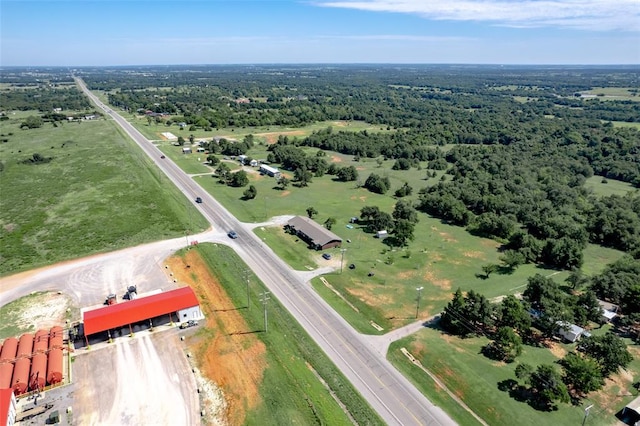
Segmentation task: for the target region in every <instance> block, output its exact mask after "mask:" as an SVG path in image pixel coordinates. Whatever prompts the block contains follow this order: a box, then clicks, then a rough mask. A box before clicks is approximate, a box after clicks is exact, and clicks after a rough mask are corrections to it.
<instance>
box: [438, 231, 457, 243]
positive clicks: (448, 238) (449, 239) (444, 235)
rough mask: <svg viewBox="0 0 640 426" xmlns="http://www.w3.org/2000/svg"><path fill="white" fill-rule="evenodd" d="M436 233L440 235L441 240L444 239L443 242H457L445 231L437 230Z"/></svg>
mask: <svg viewBox="0 0 640 426" xmlns="http://www.w3.org/2000/svg"><path fill="white" fill-rule="evenodd" d="M438 234H439V235H440V236H441V237H442V241H444V242H447V243H457V242H458V240H456V239H455V238H453V237H452V236H451V234H449V233H447V232H438Z"/></svg>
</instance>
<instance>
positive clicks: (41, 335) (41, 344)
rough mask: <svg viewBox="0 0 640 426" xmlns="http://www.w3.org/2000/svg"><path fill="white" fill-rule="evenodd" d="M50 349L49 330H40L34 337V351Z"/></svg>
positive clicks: (35, 352)
mask: <svg viewBox="0 0 640 426" xmlns="http://www.w3.org/2000/svg"><path fill="white" fill-rule="evenodd" d="M47 349H49V331H47V330H38V331H37V332H36V336H35V337H34V339H33V353H34V354H37V353H39V352H46V351H47Z"/></svg>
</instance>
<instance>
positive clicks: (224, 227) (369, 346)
mask: <svg viewBox="0 0 640 426" xmlns="http://www.w3.org/2000/svg"><path fill="white" fill-rule="evenodd" d="M76 81H77V83H78V84H79V85H80V87H81V88H82V90H83V91H84V92H85V93H86V94H87V96H89V98H91V99H92V100H93V102H95V103H96V104H97V105H98V107H99V108H100V109H102V110H103V111H104V112H105V114H107V115H109V116H111V117H112V118H113V119H114V120H115V121H116V122H117V123H118V124H119V125H120V126H121V127H122V128H123V129H124V131H125V132H126V133H127V134H128V135H129V136H130V137H131V138H132V139H133V140H134V141H135V142H136V143H137V144H138V145H139V146H140V148H141V149H142V150H143V151H144V152H145V153H147V154H148V155H149V156H150V158H151V159H152V160H153V161H154V162H155V163H156V165H157V166H158V167H159V168H160V170H162V172H164V173H165V174H166V175H167V176H168V177H169V179H171V181H172V182H174V184H175V185H176V186H177V187H178V188H179V189H180V190H181V191H182V192H183V193H184V194H185V195H186V196H187V198H189V199H190V200H191V202H192V203H194V205H195V206H197V208H198V209H199V210H200V212H201V213H202V214H203V215H204V216H205V218H206V219H207V220H208V221H209V222H210V223H211V225H212V227H213V230H212V231H209V232H208V233H206V234H204V235H202V236H199V237H198V239H199V240H200V241H222V240H223V239H224V236H225V234H226V232H227V231H228V230H230V229H233V230H235V231H236V232H237V233H238V236H239V238H238V239H235V240H230V239H226V241H225V243H226V244H228V245H229V246H231V247H232V248H233V249H235V250H236V252H237V253H238V254H239V255H240V256H241V257H242V259H243V260H244V261H245V262H246V263H247V264H248V265H249V267H250V268H251V269H252V270H253V272H254V273H255V274H256V275H257V276H258V277H259V278H260V279H261V280H262V281H263V282H264V283H265V285H266V286H267V287H268V288H269V291H270V292H271V294H272V295H273V296H274V297H276V298H277V299H278V300H279V301H280V302H281V303H282V304H283V305H284V306H285V307H286V308H287V309H288V310H289V312H290V313H291V314H292V315H293V316H294V317H295V318H296V319H297V321H298V322H299V323H300V324H301V325H302V326H303V327H304V328H305V330H306V331H307V332H308V333H309V335H311V337H312V338H313V339H314V340H315V341H316V342H317V344H318V345H319V346H320V347H321V348H322V349H323V350H324V351H325V353H326V354H327V355H328V356H329V358H330V359H331V360H332V361H333V362H334V363H335V365H336V366H337V367H338V368H339V369H340V370H341V371H342V373H343V374H344V375H345V376H346V377H347V378H348V379H349V380H350V381H351V383H352V384H353V385H354V386H355V388H356V389H357V390H358V391H359V392H360V393H361V394H362V395H363V396H364V398H366V399H367V401H368V402H369V403H370V404H371V406H372V407H373V408H374V409H375V410H376V411H377V412H378V414H379V415H380V416H381V417H382V418H383V419H384V421H385V422H386V423H387V424H390V425H452V424H455V423H454V422H453V421H452V420H451V419H450V418H449V417H448V416H447V414H446V413H444V412H443V411H442V410H441V409H440V408H439V407H436V406H434V405H433V404H432V403H431V402H430V401H429V400H428V399H427V398H425V397H424V395H422V394H421V393H420V392H419V391H418V390H417V389H416V388H415V387H414V386H413V385H412V384H411V383H410V382H409V381H408V380H407V379H406V378H405V377H404V376H402V375H401V374H400V373H399V372H398V371H397V370H396V369H395V368H394V367H393V366H392V365H391V364H390V363H389V362H388V361H387V360H386V359H385V357H384V355H383V354H381V353H380V352H379V350H378V349H376V345H374V344H373V343H372V340H370V339H368V338H367V337H366V336H362V335H360V334H358V333H356V332H355V331H354V330H353V328H352V327H351V326H349V325H348V324H347V323H346V322H345V321H344V320H343V319H342V318H341V317H340V316H339V315H338V314H337V313H336V312H334V311H333V309H332V308H331V307H330V306H329V305H328V304H327V303H326V302H325V301H324V300H322V298H320V297H319V296H318V295H317V294H316V293H315V291H313V289H312V288H310V287H309V286H308V284H306V280H305V279H304V278H303V276H302V275H301V274H299V273H296V272H295V271H292V270H291V269H290V268H289V267H288V266H287V265H286V264H284V262H282V261H281V260H280V258H278V257H277V256H276V255H275V254H274V253H273V252H272V251H271V249H269V247H267V246H266V245H265V244H264V243H263V242H262V241H260V239H259V238H258V237H256V236H255V235H254V234H253V232H251V230H250V228H251V226H250V225H244V224H242V223H240V222H238V220H237V219H235V217H234V216H232V215H231V214H230V213H229V212H228V211H227V210H226V209H225V208H224V207H223V206H222V205H220V204H219V203H218V202H217V201H216V200H215V199H214V198H213V197H212V196H211V195H210V194H208V193H206V192H205V191H203V190H202V189H201V188H200V187H199V186H198V185H197V183H196V182H195V181H194V180H193V179H191V178H190V177H189V176H188V175H187V174H185V173H184V172H183V171H182V170H181V169H180V168H179V167H178V166H176V165H175V164H174V163H173V162H172V161H169V160H168V159H161V158H160V156H161V155H162V153H161V152H160V150H159V149H158V148H156V147H155V146H154V145H153V144H152V143H151V142H150V141H149V140H147V139H146V138H145V137H144V136H143V135H142V134H141V133H140V132H138V131H137V130H136V129H135V128H134V127H133V126H132V125H131V124H129V123H128V122H127V121H126V120H125V119H124V118H122V117H121V116H120V115H118V114H117V113H115V112H114V111H113V110H112V109H111V108H110V107H109V106H106V105H104V104H103V103H102V102H100V100H99V99H98V98H97V97H96V96H95V95H93V94H92V93H91V92H90V91H89V90H87V88H86V86H85V85H84V82H82V80H80V79H76ZM198 196H199V197H201V198H202V199H203V203H202V204H196V203H195V198H196V197H198ZM185 243H186V242H185V241H184V240H183V239H176V240H171V241H162V242H158V243H153V244H149V245H145V246H141V247H136V248H132V249H126V250H121V251H119V252H115V253H108V254H105V255H99V256H93V257H91V258H87V260H86V264H85V265H83V267H82V268H81V269H79V271H81V272H78V270H77V269H73V268H71V267H70V268H69V269H70V271H65V270H64V268H63V269H62V270H59V269H58V268H56V270H52V271H49V272H46V271H45V272H43V273H40V274H39V275H38V276H37V277H34V279H31V280H29V279H27V280H25V282H26V283H27V284H25V285H24V286H23V285H20V286H18V285H17V284H14V286H13V287H10V288H8V291H7V292H5V291H4V290H3V294H2V296H3V299H4V300H5V301H6V300H12V298H13V297H15V296H18V295H20V294H23V293H24V292H25V291H27V290H28V291H33V290H36V289H38V290H40V289H43V287H47V286H49V287H53V288H55V286H52V284H51V280H49V281H47V279H46V276H47V274H48V275H49V276H51V275H53V276H55V277H59V280H60V281H61V282H64V283H65V288H67V287H68V288H70V289H72V291H73V293H72V294H74V295H75V296H76V298H77V299H78V300H79V301H81V302H82V303H86V302H89V301H90V300H85V298H84V296H83V294H85V293H91V294H100V293H98V292H97V290H99V289H94V290H95V291H93V292H89V291H85V289H84V288H83V287H82V285H83V284H84V283H87V284H89V283H90V282H94V283H95V282H96V280H95V279H91V274H92V273H95V272H96V270H98V271H100V268H104V267H105V266H104V265H105V263H104V262H105V261H106V262H107V264H108V262H118V259H123V258H127V256H126V254H131V256H133V257H135V256H137V259H135V258H132V257H131V256H130V257H129V258H132V260H131V262H132V265H131V271H130V272H131V273H132V275H134V276H135V275H136V274H142V275H145V277H144V278H147V279H148V278H149V277H156V278H153V279H152V281H151V283H153V284H149V286H151V287H153V286H154V285H155V283H158V287H163V286H168V285H170V282H167V278H166V276H163V274H162V270H161V268H157V267H156V265H159V264H160V262H161V261H162V259H164V258H165V257H166V256H167V255H168V254H169V253H170V252H171V251H173V250H175V249H176V248H179V247H181V246H184V245H185ZM165 253H166V254H165ZM139 267H142V269H140V270H139V269H136V268H139ZM114 270H115V271H117V272H115V275H116V280H115V281H117V277H123V278H124V276H125V274H123V273H122V272H121V271H122V269H118V268H116V269H114ZM118 271H120V272H118ZM65 274H66V275H65ZM69 274H79V275H80V276H82V277H84V278H83V279H80V280H76V281H77V282H78V283H82V284H76V285H73V284H69V283H73V282H74V280H73V279H70V278H69V277H68V275H69ZM104 274H105V271H104V270H102V275H103V276H104ZM107 275H108V274H107ZM146 275H149V277H146ZM43 276H44V277H45V278H43ZM65 277H66V278H65ZM93 278H95V277H93ZM140 278H143V277H140ZM120 284H123V283H120ZM102 285H106V286H108V285H109V284H102ZM58 288H60V287H59V286H58ZM124 288H125V287H124V285H122V290H124ZM151 289H152V288H149V290H151ZM105 290H106V288H105ZM143 290H144V289H143ZM105 294H106V293H105ZM7 296H10V297H11V299H10V298H8V297H7ZM5 297H7V298H6V299H5ZM92 297H93V298H95V297H96V296H92ZM91 301H93V300H91ZM96 302H102V300H97V301H96Z"/></svg>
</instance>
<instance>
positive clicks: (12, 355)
mask: <svg viewBox="0 0 640 426" xmlns="http://www.w3.org/2000/svg"><path fill="white" fill-rule="evenodd" d="M16 352H18V339H16V338H15V337H9V338H8V339H7V340H5V341H4V344H3V345H2V353H0V362H6V361H11V362H13V361H14V360H15V359H16Z"/></svg>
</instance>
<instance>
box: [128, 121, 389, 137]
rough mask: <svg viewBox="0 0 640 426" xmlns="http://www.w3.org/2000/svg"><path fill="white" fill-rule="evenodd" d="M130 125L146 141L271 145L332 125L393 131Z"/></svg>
mask: <svg viewBox="0 0 640 426" xmlns="http://www.w3.org/2000/svg"><path fill="white" fill-rule="evenodd" d="M123 116H125V115H123ZM125 117H126V118H127V119H128V120H129V122H131V124H133V125H134V126H136V128H137V129H138V130H139V131H140V132H141V133H142V134H143V135H145V136H146V137H147V138H148V139H152V140H160V139H162V136H161V135H162V133H163V132H172V133H173V134H174V135H176V136H182V137H183V138H184V139H185V140H188V139H189V136H190V135H193V136H194V137H195V138H196V139H202V138H207V139H211V138H213V137H214V136H215V137H223V138H226V139H237V140H241V139H242V138H243V137H244V136H246V135H249V134H252V135H254V136H255V137H256V142H257V143H265V144H269V143H274V142H276V141H277V140H278V136H279V135H283V136H288V137H289V138H292V137H299V138H300V137H305V136H308V135H310V134H311V133H312V132H313V131H316V130H321V129H326V128H327V127H329V126H331V127H333V129H334V130H336V131H341V130H342V131H349V132H360V131H363V130H367V131H368V132H388V131H394V130H393V129H390V128H387V126H380V125H373V124H369V123H365V122H363V121H353V120H350V121H321V122H318V123H315V124H310V125H307V126H302V127H285V126H257V127H223V128H220V129H213V130H211V131H208V132H207V131H204V130H202V129H197V130H194V131H190V130H188V128H185V129H180V127H178V125H177V124H174V125H171V126H166V125H165V124H162V123H161V124H156V123H151V124H149V123H148V121H147V118H146V117H143V116H138V115H129V116H125Z"/></svg>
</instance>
